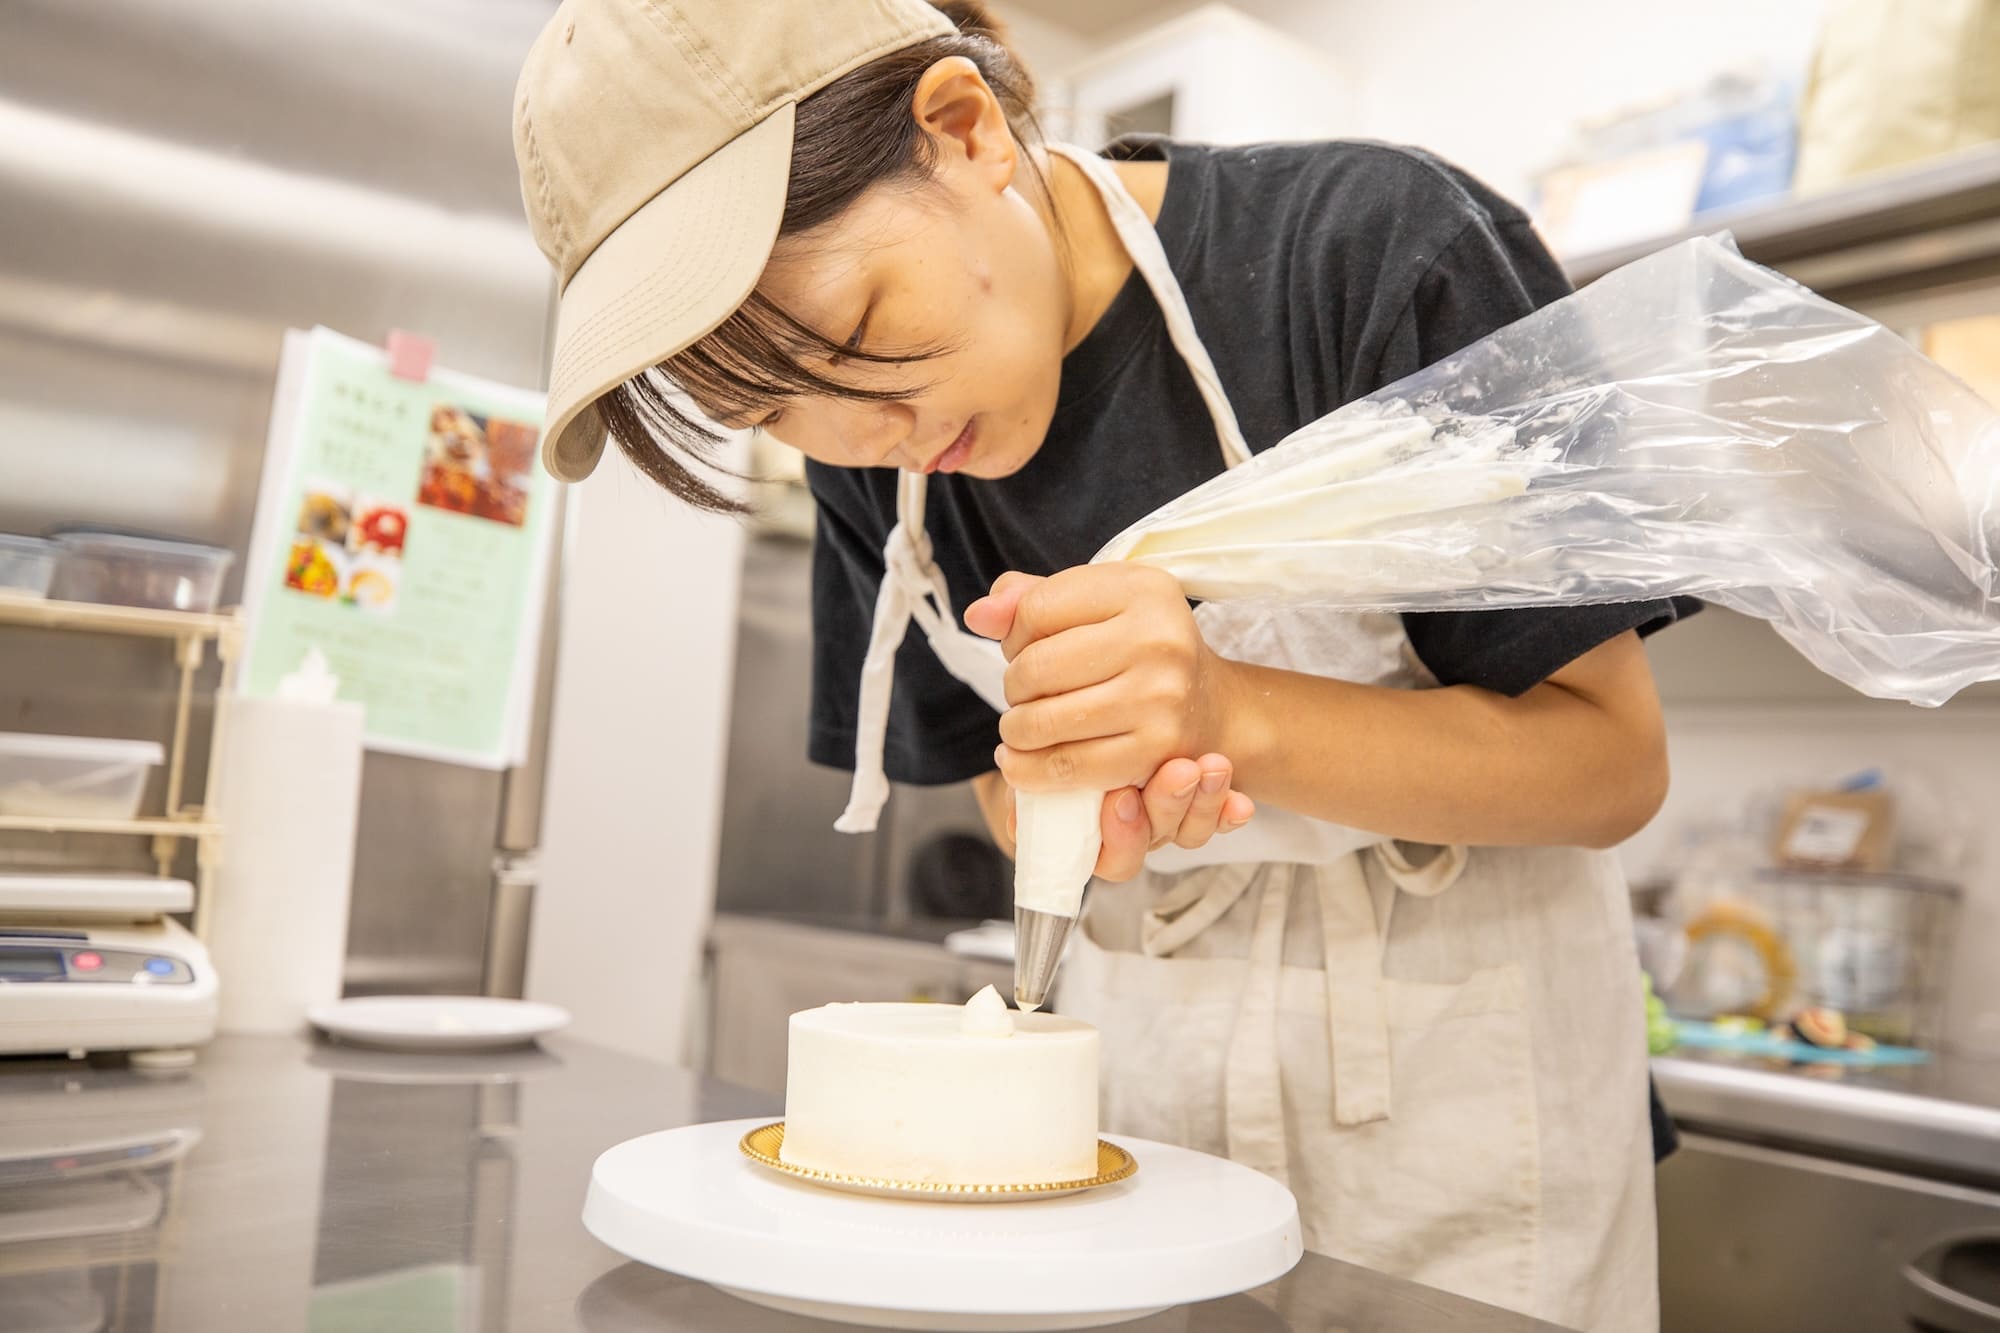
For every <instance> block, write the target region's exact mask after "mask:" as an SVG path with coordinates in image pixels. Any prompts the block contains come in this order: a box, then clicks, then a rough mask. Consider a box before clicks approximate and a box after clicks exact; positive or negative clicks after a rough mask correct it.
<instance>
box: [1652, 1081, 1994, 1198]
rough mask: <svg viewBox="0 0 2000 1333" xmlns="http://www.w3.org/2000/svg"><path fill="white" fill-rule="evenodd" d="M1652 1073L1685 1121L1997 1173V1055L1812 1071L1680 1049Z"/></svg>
mask: <svg viewBox="0 0 2000 1333" xmlns="http://www.w3.org/2000/svg"><path fill="white" fill-rule="evenodd" d="M1653 1078H1654V1081H1655V1082H1656V1083H1657V1084H1658V1086H1659V1089H1660V1100H1661V1101H1662V1102H1664V1103H1665V1104H1666V1107H1667V1111H1668V1112H1669V1114H1671V1115H1672V1116H1673V1118H1674V1121H1675V1123H1677V1124H1679V1125H1682V1126H1683V1127H1686V1128H1689V1129H1693V1130H1697V1131H1700V1132H1704V1133H1712V1134H1720V1135H1723V1136H1725V1137H1733V1138H1750V1139H1757V1140H1763V1141H1770V1142H1777V1143H1784V1144H1789V1145H1794V1146H1797V1147H1800V1148H1804V1149H1807V1150H1810V1151H1818V1152H1824V1153H1830V1154H1833V1155H1838V1156H1846V1157H1853V1158H1859V1159H1864V1160H1869V1161H1880V1162H1883V1163H1885V1164H1890V1165H1901V1166H1904V1167H1906V1168H1908V1169H1911V1170H1915V1171H1917V1172H1918V1173H1919V1174H1923V1175H1931V1176H1937V1177H1940V1178H1945V1179H1952V1180H1977V1181H1980V1182H1982V1183H1989V1184H1990V1183H1993V1182H2000V1061H1993V1060H1978V1059H1972V1058H1968V1057H1964V1056H1951V1055H1937V1056H1935V1057H1933V1058H1932V1059H1931V1061H1930V1062H1928V1063H1926V1064H1921V1065H1906V1066H1896V1067H1887V1068H1881V1069H1840V1070H1832V1069H1820V1070H1816V1071H1815V1070H1813V1069H1810V1068H1808V1067H1782V1066H1777V1067H1774V1066H1772V1065H1770V1064H1769V1063H1768V1062H1762V1061H1755V1060H1746V1059H1744V1058H1742V1057H1739V1056H1729V1055H1722V1054H1717V1053H1713V1052H1706V1051H1703V1052H1679V1053H1676V1054H1674V1055H1671V1056H1663V1057H1660V1058H1657V1059H1655V1060H1654V1061H1653Z"/></svg>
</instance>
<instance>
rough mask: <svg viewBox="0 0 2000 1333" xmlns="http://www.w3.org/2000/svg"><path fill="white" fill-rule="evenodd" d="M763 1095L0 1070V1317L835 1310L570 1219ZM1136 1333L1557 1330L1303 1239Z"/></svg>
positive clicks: (296, 1067) (508, 1063) (666, 1082)
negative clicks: (651, 1144)
mask: <svg viewBox="0 0 2000 1333" xmlns="http://www.w3.org/2000/svg"><path fill="white" fill-rule="evenodd" d="M775 1110H776V1106H775V1104H774V1102H773V1100H772V1099H770V1098H768V1097H764V1096H761V1095H758V1094H753V1093H748V1092H744V1091H742V1090H741V1089H738V1088H734V1087H731V1086H729V1085H727V1084H723V1083H718V1082H715V1081H714V1080H710V1079H704V1078H701V1077H699V1076H697V1075H695V1074H692V1073H689V1072H687V1071H685V1070H681V1069H677V1068H673V1067H671V1066H668V1065H665V1064H660V1063H656V1062H652V1061H647V1060H642V1059H638V1058H635V1057H632V1056H628V1055H622V1054H618V1053H616V1052H612V1051H608V1050H605V1049H602V1048H599V1047H595V1046H590V1045H587V1044H584V1043H581V1042H575V1041H566V1040H560V1039H558V1040H554V1041H551V1042H549V1043H548V1044H547V1046H546V1048H544V1049H529V1050H521V1051H511V1052H499V1053H494V1054H490V1055H477V1056H475V1055H454V1056H438V1055H434V1054H425V1055H422V1056H402V1055H389V1054H380V1053H374V1052H368V1051H362V1050H355V1049H351V1048H345V1047H334V1046H326V1045H322V1044H317V1043H314V1042H312V1041H309V1040H307V1039H305V1038H302V1037H228V1038H224V1039H222V1040H219V1041H217V1042H216V1043H214V1044H213V1045H211V1046H209V1047H207V1048H206V1049H204V1051H203V1052H202V1054H201V1059H200V1060H199V1062H198V1063H197V1064H196V1065H195V1067H194V1068H192V1069H188V1070H181V1071H173V1072H161V1073H147V1072H143V1071H140V1070H137V1069H132V1068H127V1067H117V1066H108V1065H94V1064H82V1063H71V1062H68V1061H40V1062H33V1061H27V1062H24V1061H11V1062H4V1063H0V1312H4V1319H0V1324H4V1326H5V1327H6V1328H7V1329H8V1330H9V1333H27V1331H28V1330H37V1331H40V1330H55V1329H64V1330H71V1329H92V1330H109V1331H110V1333H137V1331H138V1330H149V1331H160V1330H171V1331H172V1333H197V1331H199V1333H212V1330H216V1329H230V1330H234V1329H258V1330H264V1329H284V1328H304V1327H308V1326H310V1327H311V1328H313V1329H315V1330H349V1329H352V1330H369V1331H370V1333H375V1331H376V1330H386V1329H413V1330H417V1329H420V1330H440V1331H442V1330H452V1331H453V1333H464V1331H466V1330H479V1331H480V1333H498V1331H500V1330H506V1331H508V1333H540V1331H541V1330H575V1329H584V1330H590V1331H592V1333H623V1331H624V1330H638V1329H646V1330H680V1329H685V1330H690V1331H692V1330H702V1331H703V1333H714V1331H715V1330H755V1331H757V1333H812V1331H815V1330H817V1331H820V1333H833V1331H834V1330H836V1329H839V1328H842V1327H846V1326H841V1325H833V1324H826V1323H822V1322H819V1321H815V1320H810V1319H803V1318H799V1317H795V1316H791V1315H783V1314H778V1313H775V1312H772V1311H767V1310H763V1309H760V1308H758V1307H755V1306H750V1305H746V1304H743V1303H741V1302H739V1301H736V1300H735V1299H733V1298H731V1297H728V1296H725V1295H723V1294H722V1293H720V1292H718V1291H715V1290H714V1289H712V1288H708V1287H705V1286H702V1285H700V1284H697V1283H691V1282H688V1281H686V1280H684V1279H681V1278H677V1277H674V1276H672V1275H670V1274H667V1273H661V1272H656V1271H654V1270H651V1269H647V1268H644V1267H641V1266H639V1265H636V1264H630V1263H626V1262H624V1261H623V1260H621V1259H620V1257H619V1256H618V1255H616V1254H615V1253H613V1252H612V1251H611V1250H609V1249H606V1248H605V1247H604V1246H602V1245H600V1244H599V1243H597V1242H596V1241H595V1240H593V1239H592V1238H591V1237H590V1236H589V1235H588V1234H587V1233H586V1232H585V1231H584V1229H583V1226H582V1224H581V1222H580V1220H579V1214H580V1211H581V1209H582V1205H583V1196H584V1191H585V1188H586V1186H587V1184H588V1180H589V1173H590V1166H591V1163H592V1161H594V1160H595V1158H596V1157H597V1155H598V1154H599V1153H600V1152H602V1151H603V1150H604V1149H606V1148H609V1147H611V1146H612V1145H613V1144H615V1143H618V1142H621V1141H622V1140H624V1139H628V1138H631V1137H634V1136H636V1135H639V1134H644V1133H648V1132H650V1131H653V1130H658V1129H662V1128H667V1127H671V1126H676V1125H683V1124H691V1123H695V1122H699V1121H708V1120H724V1119H734V1118H738V1117H746V1116H752V1115H760V1114H772V1113H773V1112H774V1111H775ZM1125 1327H1128V1328H1131V1329H1133V1330H1134V1331H1135V1333H1163V1331H1164V1330H1167V1329H1173V1330H1177V1331H1178V1330H1186V1331H1187V1333H1266V1331H1267V1330H1268V1331H1269V1333H1282V1331H1283V1330H1287V1329H1291V1330H1306V1329H1311V1330H1315V1333H1317V1331H1319V1330H1326V1329H1332V1328H1342V1327H1351V1328H1367V1329H1371V1330H1382V1331H1384V1333H1394V1331H1396V1330H1422V1331H1423V1333H1457V1331H1461V1330H1463V1331H1464V1333H1531V1330H1543V1333H1559V1331H1556V1330H1552V1328H1551V1326H1549V1325H1545V1324H1540V1323H1537V1322H1535V1321H1533V1320H1528V1319H1524V1318H1521V1317H1519V1316H1515V1315H1510V1314H1507V1313H1505V1312H1502V1311H1498V1310H1494V1309H1491V1308H1489V1307H1486V1306H1481V1305H1476V1304H1473V1303H1471V1302H1467V1301H1463V1300H1459V1299H1457V1298H1454V1297H1449V1296H1445V1295H1442V1294H1440V1293H1438V1292H1435V1291H1431V1290H1428V1289H1426V1288H1423V1287H1419V1286H1416V1285H1414V1284H1411V1283H1407V1282H1401V1281H1397V1280H1394V1279H1391V1278H1385V1277H1382V1276H1379V1275H1377V1274H1374V1273H1370V1272H1368V1271H1366V1270H1364V1269H1360V1268H1355V1267H1352V1266H1349V1265H1346V1264H1340V1263H1336V1262H1334V1261H1332V1260H1329V1259H1323V1258H1319V1257H1317V1256H1308V1257H1307V1258H1306V1260H1305V1262H1304V1263H1302V1264H1301V1265H1300V1266H1299V1267H1298V1268H1296V1269H1294V1270H1293V1272H1292V1273H1291V1274H1290V1275H1288V1276H1287V1277H1286V1278H1285V1279H1283V1280H1282V1281H1280V1282H1278V1283H1275V1284H1273V1285H1272V1286H1269V1287H1266V1288H1262V1289H1260V1290H1258V1291H1256V1292H1253V1293H1250V1294H1248V1295H1245V1296H1240V1297H1234V1298H1231V1299H1229V1300H1223V1301H1212V1302H1208V1303H1205V1304H1202V1305H1198V1306H1190V1307H1185V1308H1183V1309H1180V1310H1175V1311H1169V1312H1168V1313H1167V1314H1165V1315H1162V1316H1158V1317H1157V1318H1156V1320H1154V1321H1147V1322H1144V1323H1140V1324H1131V1325H1126V1326H1125Z"/></svg>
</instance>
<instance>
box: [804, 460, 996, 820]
mask: <svg viewBox="0 0 2000 1333" xmlns="http://www.w3.org/2000/svg"><path fill="white" fill-rule="evenodd" d="M925 499H926V484H925V478H924V475H923V473H921V472H905V473H902V474H901V475H900V476H899V477H898V478H897V482H896V526H895V527H894V528H892V529H890V531H889V541H888V544H887V545H885V546H884V547H883V548H882V566H883V568H882V587H881V589H880V591H878V592H877V593H876V595H875V621H874V625H873V628H872V629H870V631H869V634H868V655H867V656H866V657H865V658H863V659H862V663H861V702H860V707H859V708H858V709H857V710H856V716H855V722H854V782H853V785H852V786H851V787H850V788H849V790H848V797H847V809H846V810H844V811H842V812H841V816H840V818H839V819H837V820H835V821H834V825H833V826H834V828H836V829H838V830H839V831H840V832H842V833H866V832H868V831H870V830H871V829H873V828H874V827H875V825H876V823H877V822H878V820H879V819H880V818H881V814H882V807H883V806H884V805H885V804H886V803H887V802H888V800H889V777H888V774H887V772H886V771H885V770H884V768H883V765H882V751H883V748H884V745H885V743H886V741H887V740H888V735H889V702H890V700H891V699H892V698H893V697H894V693H895V688H896V653H897V650H898V649H900V648H901V647H902V646H903V638H904V636H905V635H906V634H908V633H909V628H910V622H911V621H912V620H915V621H916V622H917V624H918V625H919V626H921V627H922V629H923V631H924V636H925V637H926V638H928V639H929V640H930V642H931V647H932V649H933V650H934V651H935V652H936V653H937V655H938V660H939V661H941V662H943V663H944V665H945V669H946V670H948V671H950V672H951V674H952V675H954V676H956V677H957V678H958V679H959V680H962V681H964V682H965V683H966V684H968V685H970V686H971V687H972V688H973V689H974V690H975V691H977V692H978V694H979V697H980V698H982V699H984V700H985V701H986V702H987V703H988V704H990V705H991V706H992V707H993V709H994V711H995V712H999V711H1002V710H1004V709H1005V708H1006V707H1007V696H1006V687H1005V679H1006V674H1007V661H1006V657H1005V656H1004V655H1003V654H1002V653H1001V651H1000V645H999V644H997V643H994V642H993V641H992V640H990V639H982V638H980V637H979V636H978V635H976V634H971V633H968V632H967V631H965V630H963V629H960V628H959V625H958V613H957V612H956V611H955V610H953V608H952V605H951V590H950V589H949V588H948V587H947V586H946V584H945V581H944V572H943V571H942V570H940V569H939V568H938V567H937V561H936V560H935V559H933V558H932V555H931V540H930V534H929V533H927V532H926V531H925V530H924V501H925Z"/></svg>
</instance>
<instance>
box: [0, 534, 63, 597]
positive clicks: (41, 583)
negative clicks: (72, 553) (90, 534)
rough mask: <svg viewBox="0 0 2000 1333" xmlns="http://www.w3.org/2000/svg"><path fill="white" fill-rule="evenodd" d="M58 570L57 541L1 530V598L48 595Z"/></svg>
mask: <svg viewBox="0 0 2000 1333" xmlns="http://www.w3.org/2000/svg"><path fill="white" fill-rule="evenodd" d="M55 572H56V548H55V543H53V542H46V541H43V540H42V539H41V538H40V537H16V536H14V535H13V534H12V533H6V532H0V597H4V596H8V595H13V596H16V597H46V596H48V592H49V579H50V578H51V577H53V576H54V574H55Z"/></svg>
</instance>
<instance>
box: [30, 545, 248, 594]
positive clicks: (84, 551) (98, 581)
mask: <svg viewBox="0 0 2000 1333" xmlns="http://www.w3.org/2000/svg"><path fill="white" fill-rule="evenodd" d="M53 540H54V541H55V544H56V550H57V559H56V573H55V579H54V581H53V583H52V584H51V585H50V588H49V595H50V596H52V597H55V598H58V599H60V600H62V601H69V602H105V603H109V604H111V605H113V606H143V607H150V608H153V609H156V610H163V611H213V610H214V609H215V604H216V601H217V599H218V598H220V597H221V595H222V576H223V575H224V574H226V573H228V572H229V565H230V562H232V561H233V560H235V559H236V556H235V553H234V552H231V551H228V550H225V549H223V548H222V547H219V546H204V545H202V544H201V543H199V542H182V541H171V540H168V539H166V538H160V537H140V536H135V535H130V534H126V533H117V532H77V531H71V532H58V533H56V534H55V536H54V538H53Z"/></svg>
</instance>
